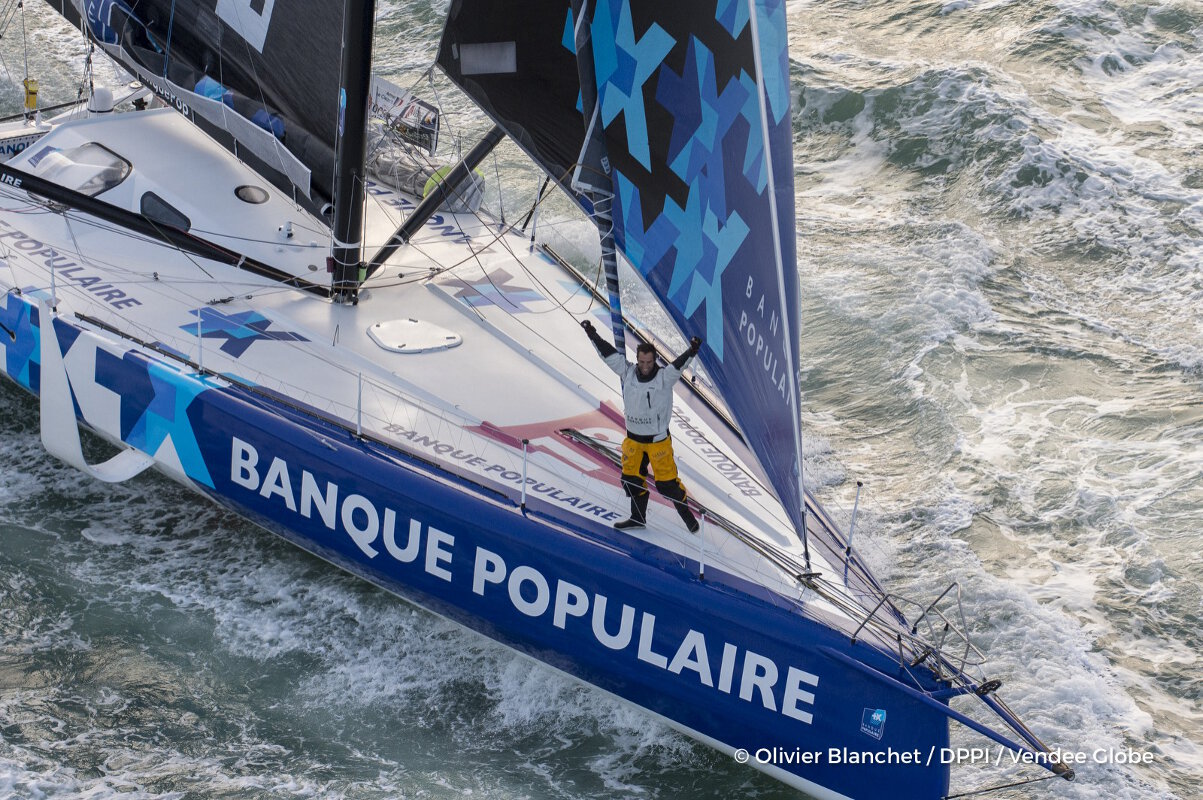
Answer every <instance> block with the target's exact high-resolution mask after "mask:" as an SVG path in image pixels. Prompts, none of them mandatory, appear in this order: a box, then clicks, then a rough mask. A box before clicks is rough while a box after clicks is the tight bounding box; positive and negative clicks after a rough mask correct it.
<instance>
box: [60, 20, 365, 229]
mask: <svg viewBox="0 0 1203 800" xmlns="http://www.w3.org/2000/svg"><path fill="white" fill-rule="evenodd" d="M47 2H48V3H49V4H50V5H51V6H52V7H53V8H55V10H57V11H58V12H59V13H60V14H62V15H63V16H64V17H66V18H67V19H68V20H69V21H71V22H72V23H74V24H76V25H79V26H81V27H84V28H85V29H86V30H87V31H88V33H89V34H90V36H91V37H92V39H93V40H94V41H96V42H97V44H98V45H99V46H100V47H102V48H103V49H104V51H105V52H106V53H107V54H108V55H110V56H112V57H113V58H114V59H116V60H117V61H118V62H119V63H120V64H121V65H122V66H123V67H125V68H126V69H128V70H129V71H130V72H131V73H133V74H134V75H135V76H136V77H137V78H138V79H139V80H140V81H142V82H143V83H144V84H146V85H147V86H149V87H150V88H151V89H152V90H153V91H154V92H155V93H156V94H157V95H158V96H159V97H160V99H162V100H163V101H164V102H165V103H167V104H168V105H170V106H172V107H173V108H175V109H176V110H177V111H180V112H181V113H183V114H185V115H186V116H188V117H189V118H190V119H191V120H192V121H193V122H195V123H196V124H197V125H199V126H200V127H201V128H202V129H203V130H205V131H206V132H207V133H208V134H209V135H210V136H212V137H213V138H214V139H215V140H216V141H218V142H220V143H221V144H222V145H224V146H225V147H227V148H228V149H230V150H231V151H234V152H236V153H237V154H238V156H239V157H240V158H241V159H243V160H244V161H246V162H247V163H249V164H250V165H251V166H252V167H254V168H255V169H256V171H257V172H259V173H260V174H261V175H263V176H264V177H265V178H267V179H268V180H270V181H271V182H272V183H273V184H275V185H276V186H277V187H279V188H280V189H281V190H283V191H285V192H287V193H288V194H290V195H292V196H294V197H295V198H296V200H297V201H298V202H301V203H303V204H304V205H306V206H308V207H309V208H311V209H313V210H318V209H320V208H321V207H322V206H323V205H324V204H325V203H327V202H329V200H330V198H331V193H332V187H331V175H332V173H333V164H334V147H335V137H336V134H337V131H336V126H337V122H338V96H339V54H340V51H341V33H342V16H343V5H342V3H337V2H328V1H327V0H305V2H292V3H287V4H284V3H279V4H278V3H276V2H275V0H47Z"/></svg>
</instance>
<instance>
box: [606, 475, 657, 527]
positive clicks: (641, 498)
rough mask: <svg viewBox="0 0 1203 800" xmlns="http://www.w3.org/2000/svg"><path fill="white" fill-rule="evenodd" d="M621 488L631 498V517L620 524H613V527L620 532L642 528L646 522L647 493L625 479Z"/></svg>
mask: <svg viewBox="0 0 1203 800" xmlns="http://www.w3.org/2000/svg"><path fill="white" fill-rule="evenodd" d="M623 488H625V489H626V490H627V494H629V495H630V496H631V517H630V519H624V520H623V521H621V522H615V523H614V527H615V528H616V529H618V530H620V531H626V530H631V529H632V528H642V527H643V526H644V525H645V524H646V522H647V500H648V496H649V495H648V491H647V489H645V488H643V487H642V486H637V485H636V484H635V483H634V481H626V480H625V479H624V481H623Z"/></svg>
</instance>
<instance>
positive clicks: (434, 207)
mask: <svg viewBox="0 0 1203 800" xmlns="http://www.w3.org/2000/svg"><path fill="white" fill-rule="evenodd" d="M504 138H505V131H503V130H502V129H501V126H499V125H494V126H493V127H492V128H491V129H490V130H489V132H488V133H486V134H485V135H484V138H483V139H481V140H480V141H479V142H477V143H476V145H475V146H474V147H473V148H472V149H471V150H469V151H468V154H467V155H466V156H464V158H463V160H462V161H460V162H459V163H458V164H456V165H455V167H454V168H453V169H452V170H451V171H450V172H448V173H447V175H446V177H444V178H443V179H442V180H440V181H439V182H438V183H437V184H436V185H435V187H434V189H432V190H431V192H430V194H428V195H426V196H425V197H424V198H422V202H421V203H419V204H418V207H417V208H415V209H414V210H413V212H412V213H410V215H409V216H408V217H406V218H405V221H404V222H402V223H401V227H400V228H397V231H396V232H395V233H394V234H393V235H392V236H390V237H389V239H388V241H387V242H385V243H384V247H381V248H380V251H379V252H377V253H376V255H374V256H372V260H371V261H369V262H368V264H367V268H366V270H365V272H364V274H363V276H362V277H361V278H360V280H367V279H368V278H370V277H372V276H373V275H375V274H376V272H377V270H379V269H380V268H381V267H382V266H384V262H385V261H388V260H389V258H390V257H391V256H392V255H393V253H395V252H397V250H398V249H399V248H400V247H401V246H403V245H405V244H408V243H409V240H410V239H412V238H413V236H414V234H415V233H417V232H418V229H420V228H421V227H422V226H423V225H425V224H426V222H427V221H428V220H429V219H430V218H431V217H432V216H434V212H436V211H438V210H439V207H440V206H442V205H443V203H444V202H445V201H446V200H447V199H448V198H449V197H455V196H456V195H457V194H458V192H459V187H460V185H462V184H463V182H464V181H465V180H467V179H468V177H469V176H471V174H472V170H474V169H476V168H477V167H478V166H479V165H480V163H481V162H482V161H484V160H485V156H487V155H488V154H489V153H491V152H493V148H494V147H496V146H497V145H498V144H500V143H501V140H502V139H504Z"/></svg>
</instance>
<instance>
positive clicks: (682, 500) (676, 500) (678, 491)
mask: <svg viewBox="0 0 1203 800" xmlns="http://www.w3.org/2000/svg"><path fill="white" fill-rule="evenodd" d="M656 488H657V489H659V490H660V494H662V495H664V496H665V497H667V498H668V499H669V500H672V501H673V505H674V506H675V507H676V509H677V514H679V515H680V517H681V521H682V522H684V523H685V528H686V529H687V530H688V531H689V532H690V533H697V532H698V528H699V527H700V526H699V525H698V520H697V518H696V517H695V516H694V515H693V512H692V511H690V510H689V498H688V496H687V495H686V494H685V487H684V486H682V485H681V481H679V480H675V481H656Z"/></svg>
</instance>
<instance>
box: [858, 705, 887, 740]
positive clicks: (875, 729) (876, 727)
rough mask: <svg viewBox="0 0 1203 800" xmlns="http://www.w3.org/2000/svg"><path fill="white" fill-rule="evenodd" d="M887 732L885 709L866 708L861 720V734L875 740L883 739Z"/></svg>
mask: <svg viewBox="0 0 1203 800" xmlns="http://www.w3.org/2000/svg"><path fill="white" fill-rule="evenodd" d="M885 730H886V710H885V709H884V708H866V709H865V712H864V713H863V714H861V718H860V732H861V733H863V734H865V735H866V736H872V737H873V738H874V739H878V740H880V739H881V735H882V734H883V733H885Z"/></svg>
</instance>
